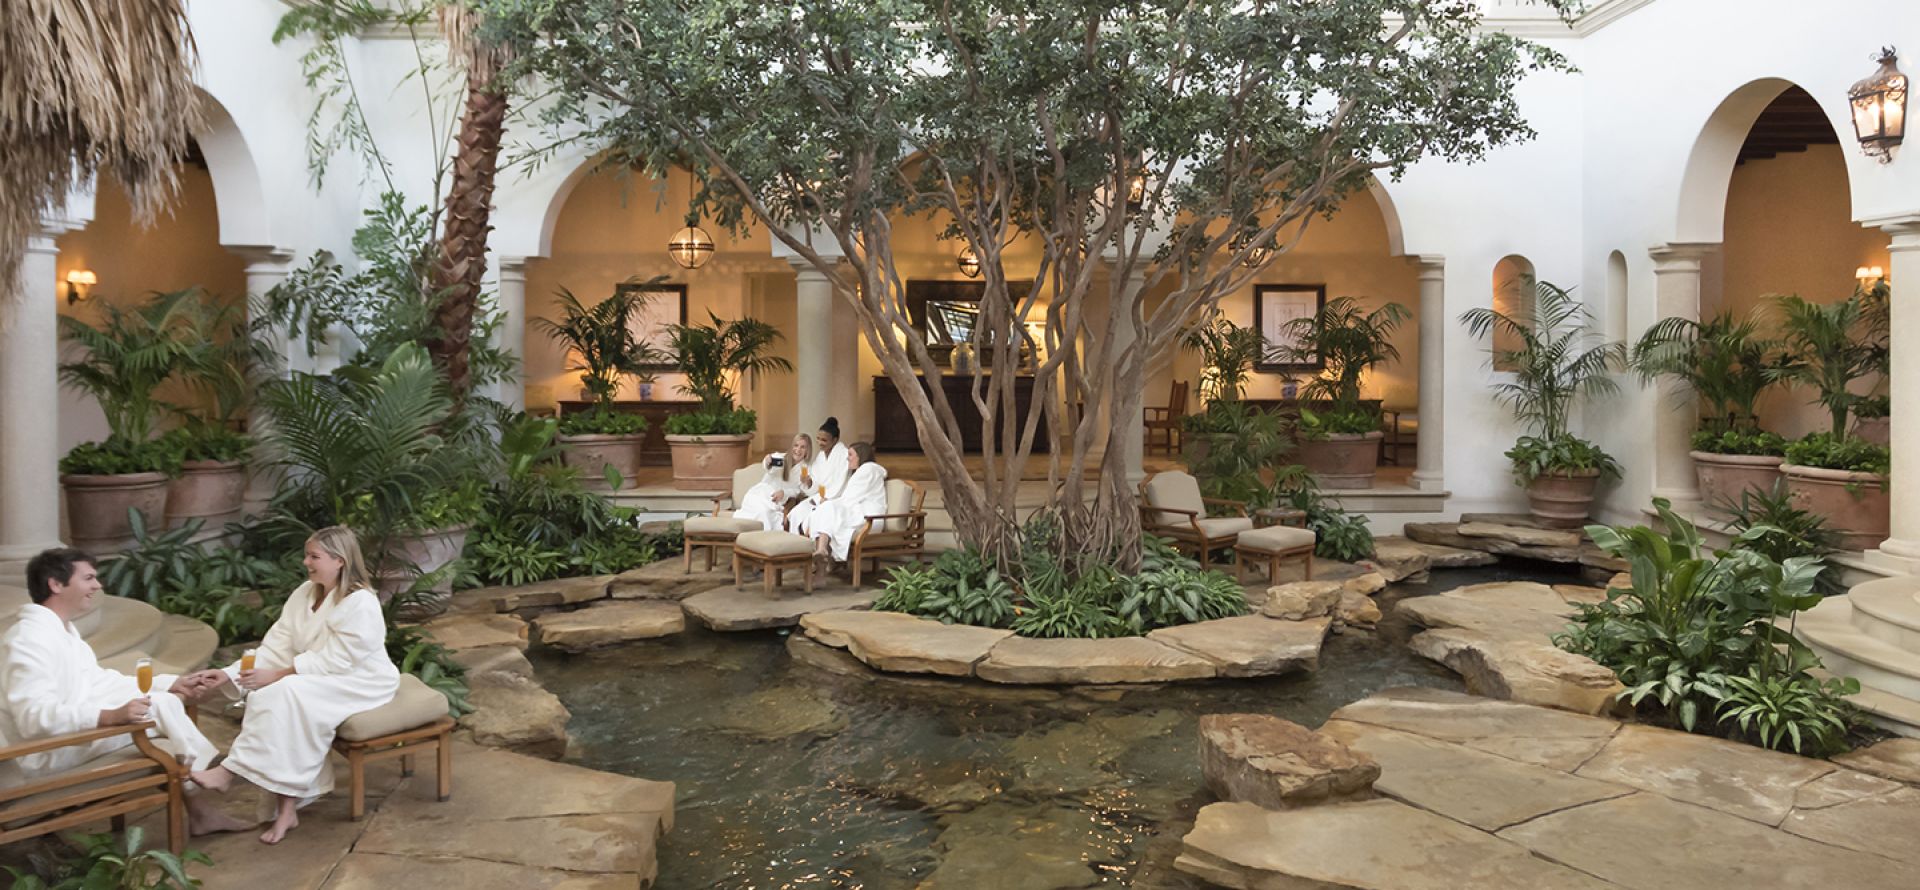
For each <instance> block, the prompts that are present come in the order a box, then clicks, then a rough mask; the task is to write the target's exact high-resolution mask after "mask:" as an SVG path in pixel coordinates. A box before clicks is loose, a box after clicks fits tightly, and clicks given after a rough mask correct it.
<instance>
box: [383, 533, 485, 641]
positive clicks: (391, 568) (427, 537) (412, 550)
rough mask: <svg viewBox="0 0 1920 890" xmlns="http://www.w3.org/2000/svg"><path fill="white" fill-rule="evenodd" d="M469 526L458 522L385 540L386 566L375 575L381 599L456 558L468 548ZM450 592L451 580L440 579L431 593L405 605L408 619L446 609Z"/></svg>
mask: <svg viewBox="0 0 1920 890" xmlns="http://www.w3.org/2000/svg"><path fill="white" fill-rule="evenodd" d="M468 528H470V526H465V525H457V526H453V527H451V528H441V529H432V530H429V531H421V532H409V533H404V534H397V535H394V536H393V539H392V540H390V541H389V542H388V543H387V559H386V560H385V568H382V569H380V570H379V571H378V572H376V573H375V575H374V583H375V585H376V586H377V587H379V593H380V599H381V600H382V601H386V600H391V599H393V597H394V596H395V595H396V594H399V593H401V592H403V591H405V590H406V589H407V588H409V587H412V586H413V581H414V579H415V578H418V577H420V576H421V575H426V574H431V573H433V572H437V571H439V570H440V569H442V568H444V567H446V565H447V563H450V562H453V561H454V560H455V559H458V558H459V557H460V552H461V551H462V550H465V549H466V547H467V529H468ZM452 593H453V582H452V579H445V580H442V581H441V582H439V583H437V584H435V585H434V586H433V589H432V591H431V592H430V593H428V594H426V595H424V596H422V597H421V598H420V599H419V600H417V601H415V603H414V604H413V605H412V606H410V607H409V608H407V609H406V611H405V614H406V616H407V617H409V618H416V617H424V616H428V615H438V614H440V613H441V612H445V611H446V610H447V597H448V596H450V595H452Z"/></svg>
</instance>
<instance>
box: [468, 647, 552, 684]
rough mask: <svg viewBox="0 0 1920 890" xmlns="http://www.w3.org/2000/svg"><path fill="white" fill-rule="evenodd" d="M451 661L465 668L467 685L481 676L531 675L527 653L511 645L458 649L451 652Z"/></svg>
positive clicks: (531, 664) (531, 670)
mask: <svg viewBox="0 0 1920 890" xmlns="http://www.w3.org/2000/svg"><path fill="white" fill-rule="evenodd" d="M453 661H454V663H455V664H458V665H460V666H461V667H463V668H466V670H467V682H468V684H469V685H471V684H472V683H474V682H475V681H477V680H479V679H480V678H481V677H482V676H486V675H491V674H507V675H512V676H516V677H528V678H531V677H532V676H533V662H531V661H528V660H527V654H526V653H525V652H522V651H520V650H519V649H518V648H515V647H513V646H488V647H486V648H484V649H459V650H455V651H454V653H453Z"/></svg>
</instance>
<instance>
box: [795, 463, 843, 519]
mask: <svg viewBox="0 0 1920 890" xmlns="http://www.w3.org/2000/svg"><path fill="white" fill-rule="evenodd" d="M812 473H813V485H812V487H811V490H809V491H808V492H807V499H806V500H804V501H802V502H800V503H798V504H794V505H793V509H792V510H789V511H787V527H788V528H791V529H795V530H798V529H803V528H806V527H807V517H809V516H812V515H813V511H814V510H816V509H818V508H819V506H820V503H821V502H822V501H825V500H827V499H828V498H829V497H839V496H840V489H841V488H842V487H843V486H845V485H846V483H847V443H845V442H835V443H833V447H832V448H831V449H828V450H827V453H826V454H816V455H814V457H813V464H812ZM822 491H825V492H826V494H824V495H823V494H821V492H822Z"/></svg>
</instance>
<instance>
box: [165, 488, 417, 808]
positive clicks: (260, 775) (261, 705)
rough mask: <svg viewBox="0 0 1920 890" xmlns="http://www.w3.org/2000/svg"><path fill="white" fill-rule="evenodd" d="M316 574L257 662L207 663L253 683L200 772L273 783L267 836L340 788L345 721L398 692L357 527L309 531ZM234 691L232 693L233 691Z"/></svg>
mask: <svg viewBox="0 0 1920 890" xmlns="http://www.w3.org/2000/svg"><path fill="white" fill-rule="evenodd" d="M302 563H303V564H304V565H305V566H306V567H307V583H305V584H302V585H300V586H299V587H298V588H297V589H295V590H294V592H293V595H291V596H289V597H288V598H287V604H286V606H285V607H284V608H283V609H282V610H281V612H280V620H278V621H276V622H274V624H273V628H272V629H271V630H269V631H267V638H266V639H265V640H262V641H261V643H260V647H259V649H258V651H257V654H256V658H255V661H254V666H253V669H252V670H241V669H240V663H239V662H235V663H233V664H231V665H228V666H227V668H226V669H225V670H214V671H208V672H206V673H207V675H208V676H209V677H210V678H212V679H213V680H214V681H215V683H217V684H222V686H217V687H216V688H223V687H224V684H226V683H232V684H233V685H234V686H237V687H238V688H239V689H242V690H246V693H247V699H246V701H247V704H246V713H245V715H244V717H243V718H242V720H241V723H240V735H239V737H238V738H236V739H234V740H233V747H231V748H229V749H228V750H227V757H226V759H225V760H223V761H221V763H220V765H219V766H216V767H214V768H213V769H210V770H207V771H205V772H197V773H194V774H192V778H193V780H194V781H196V782H199V783H200V784H201V785H204V786H206V787H208V788H212V789H214V790H218V791H224V790H226V789H227V787H228V786H229V785H231V784H232V782H233V778H234V777H235V776H239V777H240V778H242V779H245V780H247V781H249V782H252V783H253V784H255V785H257V786H259V787H261V788H262V789H265V790H267V791H270V792H272V793H273V795H274V796H275V801H276V811H275V814H274V820H273V825H272V827H270V828H268V829H267V830H266V832H264V833H263V834H261V835H260V840H261V842H262V843H268V844H277V843H279V842H280V839H281V838H284V837H286V835H287V832H288V831H291V830H292V829H293V828H294V826H296V825H299V824H300V819H299V816H298V814H297V810H298V808H299V807H300V806H303V805H305V804H306V803H310V802H312V801H313V800H316V799H318V798H319V797H321V796H322V795H324V794H326V793H327V792H329V791H331V790H333V769H332V768H331V767H330V766H328V764H327V751H328V749H329V748H330V747H331V746H332V745H333V736H334V732H335V730H337V729H338V728H339V726H340V724H341V723H343V722H345V721H346V719H347V718H348V717H352V716H353V715H355V714H358V713H360V712H362V711H370V710H373V709H374V708H377V707H380V706H381V705H384V704H386V703H388V702H390V701H392V700H393V696H394V693H395V692H396V691H398V690H399V688H400V671H399V670H398V669H396V668H395V667H394V666H393V661H392V659H390V658H388V657H387V627H386V620H385V618H384V616H382V615H381V613H380V599H379V597H378V596H377V595H375V594H374V592H373V590H372V587H373V585H372V583H371V580H372V579H371V575H370V574H369V573H368V571H367V563H366V559H365V558H364V557H362V556H361V555H360V544H359V542H358V541H356V540H355V539H354V534H353V530H352V529H349V528H346V527H344V526H333V527H332V528H324V529H321V530H320V531H317V532H315V533H314V534H313V537H311V538H308V539H307V544H306V556H305V558H304V559H303V560H302ZM230 694H231V693H230Z"/></svg>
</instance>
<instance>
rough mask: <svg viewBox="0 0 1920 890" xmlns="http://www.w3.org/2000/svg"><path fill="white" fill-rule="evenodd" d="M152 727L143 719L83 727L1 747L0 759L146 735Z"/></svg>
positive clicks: (11, 758) (150, 722) (151, 723)
mask: <svg viewBox="0 0 1920 890" xmlns="http://www.w3.org/2000/svg"><path fill="white" fill-rule="evenodd" d="M152 728H154V723H153V721H151V720H143V721H141V722H139V723H128V724H125V725H122V726H103V727H100V728H98V729H83V730H81V731H79V732H70V733H67V734H66V735H57V736H54V737H52V738H46V739H40V740H38V741H32V742H21V743H20V744H18V745H8V746H7V747H5V748H0V761H4V760H13V759H15V758H17V757H25V756H26V755H28V754H38V753H40V752H42V751H52V750H54V749H56V748H65V747H67V746H69V745H85V744H90V743H92V742H97V741H100V740H101V739H110V738H113V737H114V736H117V735H126V734H128V733H140V734H142V735H143V736H144V735H145V733H146V730H149V729H152Z"/></svg>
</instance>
